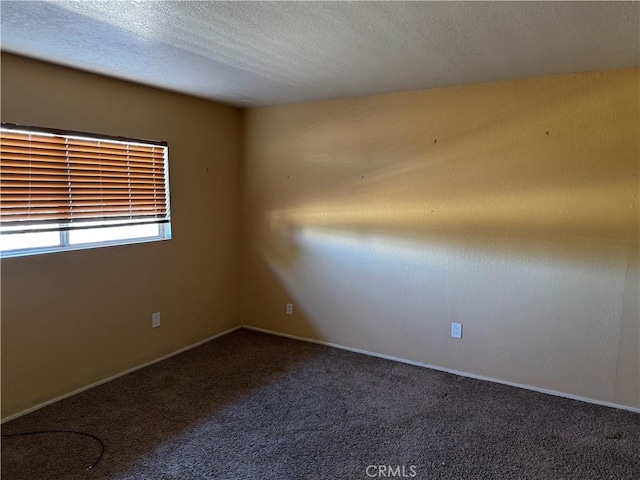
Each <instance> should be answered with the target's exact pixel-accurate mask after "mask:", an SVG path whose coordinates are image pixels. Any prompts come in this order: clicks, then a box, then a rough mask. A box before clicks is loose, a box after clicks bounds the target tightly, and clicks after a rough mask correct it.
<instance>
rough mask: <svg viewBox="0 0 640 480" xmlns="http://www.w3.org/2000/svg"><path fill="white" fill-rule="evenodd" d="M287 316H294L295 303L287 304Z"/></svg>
mask: <svg viewBox="0 0 640 480" xmlns="http://www.w3.org/2000/svg"><path fill="white" fill-rule="evenodd" d="M287 315H293V303H287Z"/></svg>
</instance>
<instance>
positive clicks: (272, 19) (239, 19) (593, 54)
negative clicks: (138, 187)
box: [0, 1, 640, 105]
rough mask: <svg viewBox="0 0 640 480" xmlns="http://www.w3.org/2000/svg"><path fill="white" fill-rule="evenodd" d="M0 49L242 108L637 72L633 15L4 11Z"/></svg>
mask: <svg viewBox="0 0 640 480" xmlns="http://www.w3.org/2000/svg"><path fill="white" fill-rule="evenodd" d="M0 15H1V22H2V49H3V50H6V51H9V52H14V53H18V54H22V55H26V56H29V57H34V58H38V59H42V60H47V61H50V62H54V63H59V64H63V65H68V66H72V67H77V68H80V69H84V70H88V71H92V72H97V73H102V74H106V75H110V76H114V77H118V78H124V79H128V80H133V81H136V82H140V83H144V84H148V85H154V86H157V87H162V88H167V89H170V90H174V91H179V92H183V93H188V94H192V95H196V96H200V97H205V98H210V99H215V100H221V101H224V102H227V103H231V104H235V105H273V104H281V103H292V102H300V101H308V100H319V99H328V98H339V97H351V96H362V95H370V94H375V93H384V92H395V91H401V90H413V89H421V88H430V87H437V86H443V85H459V84H467V83H476V82H488V81H496V80H506V79H513V78H521V77H530V76H540V75H550V74H556V73H565V72H579V71H588V70H598V69H604V68H613V67H623V66H631V65H638V64H639V63H640V58H639V57H640V49H639V43H640V3H635V2H292V3H284V2H210V1H206V2H168V1H164V2H143V1H136V2H121V1H106V2H92V1H81V2H66V1H65V2H25V1H18V2H14V1H2V2H1V3H0Z"/></svg>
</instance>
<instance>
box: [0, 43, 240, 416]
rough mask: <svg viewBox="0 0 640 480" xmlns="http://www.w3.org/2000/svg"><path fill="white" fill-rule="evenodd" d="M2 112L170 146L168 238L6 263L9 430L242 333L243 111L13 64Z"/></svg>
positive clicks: (7, 117)
mask: <svg viewBox="0 0 640 480" xmlns="http://www.w3.org/2000/svg"><path fill="white" fill-rule="evenodd" d="M1 107H2V121H4V122H13V123H20V124H25V125H37V126H44V127H55V128H62V129H71V130H80V131H89V132H98V133H103V134H109V135H123V136H128V137H135V138H150V139H158V140H167V141H168V142H169V155H170V160H169V168H170V188H171V209H172V230H173V239H172V240H170V241H165V242H156V243H146V244H139V245H127V246H117V247H106V248H99V249H94V250H83V251H74V252H66V253H54V254H47V255H39V256H31V257H22V258H12V259H4V260H2V262H1V268H2V271H1V279H2V283H1V288H2V416H3V417H6V416H8V415H11V414H13V413H16V412H19V411H22V410H24V409H26V408H28V407H31V406H33V405H36V404H39V403H41V402H43V401H46V400H49V399H51V398H54V397H56V396H59V395H62V394H65V393H68V392H70V391H73V390H74V389H77V388H80V387H83V386H85V385H88V384H90V383H93V382H95V381H98V380H101V379H103V378H106V377H108V376H110V375H113V374H115V373H119V372H122V371H124V370H126V369H128V368H131V367H134V366H137V365H140V364H141V363H143V362H145V361H149V360H152V359H155V358H158V357H160V356H162V355H163V354H167V353H170V352H173V351H175V350H177V349H179V348H181V347H184V346H187V345H189V344H192V343H194V342H197V341H199V340H202V339H204V338H207V337H209V336H211V335H213V334H215V333H218V332H221V331H223V330H226V329H229V328H231V327H233V326H236V325H237V324H238V323H239V298H238V290H239V267H238V261H239V249H238V242H239V238H238V236H239V221H238V218H239V205H240V150H241V148H240V147H241V134H240V132H241V130H240V129H241V111H240V110H238V109H235V108H231V107H227V106H222V105H217V104H215V103H211V102H207V101H204V100H199V99H195V98H191V97H187V96H182V95H177V94H173V93H169V92H165V91H161V90H156V89H152V88H147V87H143V86H140V85H134V84H131V83H127V82H122V81H117V80H113V79H108V78H105V77H100V76H96V75H91V74H88V73H82V72H79V71H75V70H70V69H65V68H62V67H56V66H52V65H48V64H45V63H40V62H36V61H32V60H27V59H24V58H21V57H16V56H12V55H6V54H3V55H2V106H1ZM155 311H160V312H161V314H162V326H161V327H160V328H157V329H153V330H152V329H151V313H152V312H155Z"/></svg>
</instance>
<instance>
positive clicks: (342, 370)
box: [2, 330, 640, 480]
mask: <svg viewBox="0 0 640 480" xmlns="http://www.w3.org/2000/svg"><path fill="white" fill-rule="evenodd" d="M52 429H53V430H55V429H65V430H69V429H70V430H81V431H85V432H89V433H92V434H95V435H98V436H99V437H101V438H102V439H103V440H104V443H105V445H106V451H105V453H104V456H103V458H102V460H101V461H100V463H98V465H97V466H96V467H95V468H94V469H93V470H91V471H87V470H86V467H88V466H89V465H91V463H92V462H93V461H94V460H95V458H96V457H97V455H98V454H99V452H100V447H99V444H98V443H97V442H96V441H95V440H93V439H91V438H84V437H80V436H75V435H61V434H52V435H37V436H29V437H16V438H3V441H2V480H39V479H55V480H62V479H149V480H161V479H184V480H191V479H224V480H233V479H242V480H246V479H260V480H267V479H332V480H333V479H349V480H351V479H367V478H394V477H391V476H390V474H393V475H395V478H402V477H400V475H401V474H402V473H403V474H404V478H416V479H428V480H435V479H478V480H501V479H519V480H522V479H553V480H556V479H576V480H590V479H594V480H596V479H597V480H603V479H629V480H632V479H634V480H637V479H640V415H639V414H635V413H630V412H625V411H621V410H616V409H611V408H606V407H600V406H595V405H590V404H586V403H582V402H577V401H573V400H566V399H562V398H557V397H552V396H548V395H544V394H538V393H535V392H530V391H527V390H522V389H518V388H513V387H507V386H503V385H498V384H494V383H489V382H483V381H479V380H473V379H468V378H463V377H458V376H455V375H450V374H446V373H441V372H437V371H432V370H428V369H424V368H419V367H413V366H409V365H405V364H400V363H395V362H392V361H388V360H382V359H377V358H372V357H367V356H364V355H359V354H355V353H350V352H346V351H343V350H338V349H333V348H329V347H322V346H318V345H312V344H307V343H303V342H298V341H295V340H288V339H283V338H279V337H274V336H269V335H264V334H260V333H256V332H251V331H248V330H239V331H236V332H234V333H232V334H229V335H227V336H225V337H222V338H219V339H216V340H214V341H212V342H209V343H207V344H205V345H203V346H201V347H198V348H196V349H193V350H190V351H188V352H186V353H184V354H181V355H179V356H176V357H173V358H171V359H169V360H166V361H164V362H161V363H158V364H155V365H152V366H150V367H147V368H145V369H143V370H139V371H137V372H135V373H132V374H130V375H127V376H125V377H122V378H120V379H118V380H115V381H112V382H110V383H107V384H105V385H102V386H100V387H96V388H94V389H92V390H89V391H86V392H84V393H81V394H79V395H76V396H74V397H72V398H69V399H66V400H63V401H61V402H58V403H56V404H53V405H50V406H48V407H46V408H43V409H41V410H39V411H37V412H34V413H31V414H29V415H27V416H24V417H21V418H19V419H17V420H14V421H12V422H9V423H7V424H5V425H3V433H12V432H20V431H31V430H52ZM379 465H382V466H383V468H380V467H377V466H379ZM370 466H374V467H370ZM389 466H391V470H389ZM402 466H404V470H402ZM382 474H384V475H382ZM414 474H415V476H414Z"/></svg>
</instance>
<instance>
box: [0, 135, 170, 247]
mask: <svg viewBox="0 0 640 480" xmlns="http://www.w3.org/2000/svg"><path fill="white" fill-rule="evenodd" d="M167 154H168V147H167V143H166V142H151V141H143V140H131V139H125V138H120V137H106V136H96V135H92V134H84V133H78V132H66V131H58V130H52V129H43V128H33V127H21V126H18V125H12V124H5V123H3V124H2V127H1V128H0V252H1V255H2V256H3V257H11V256H19V255H30V254H37V253H48V252H55V251H60V250H73V249H78V248H94V247H102V246H107V245H120V244H125V243H137V242H148V241H154V240H166V239H169V238H171V223H170V208H169V172H168V159H167Z"/></svg>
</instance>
